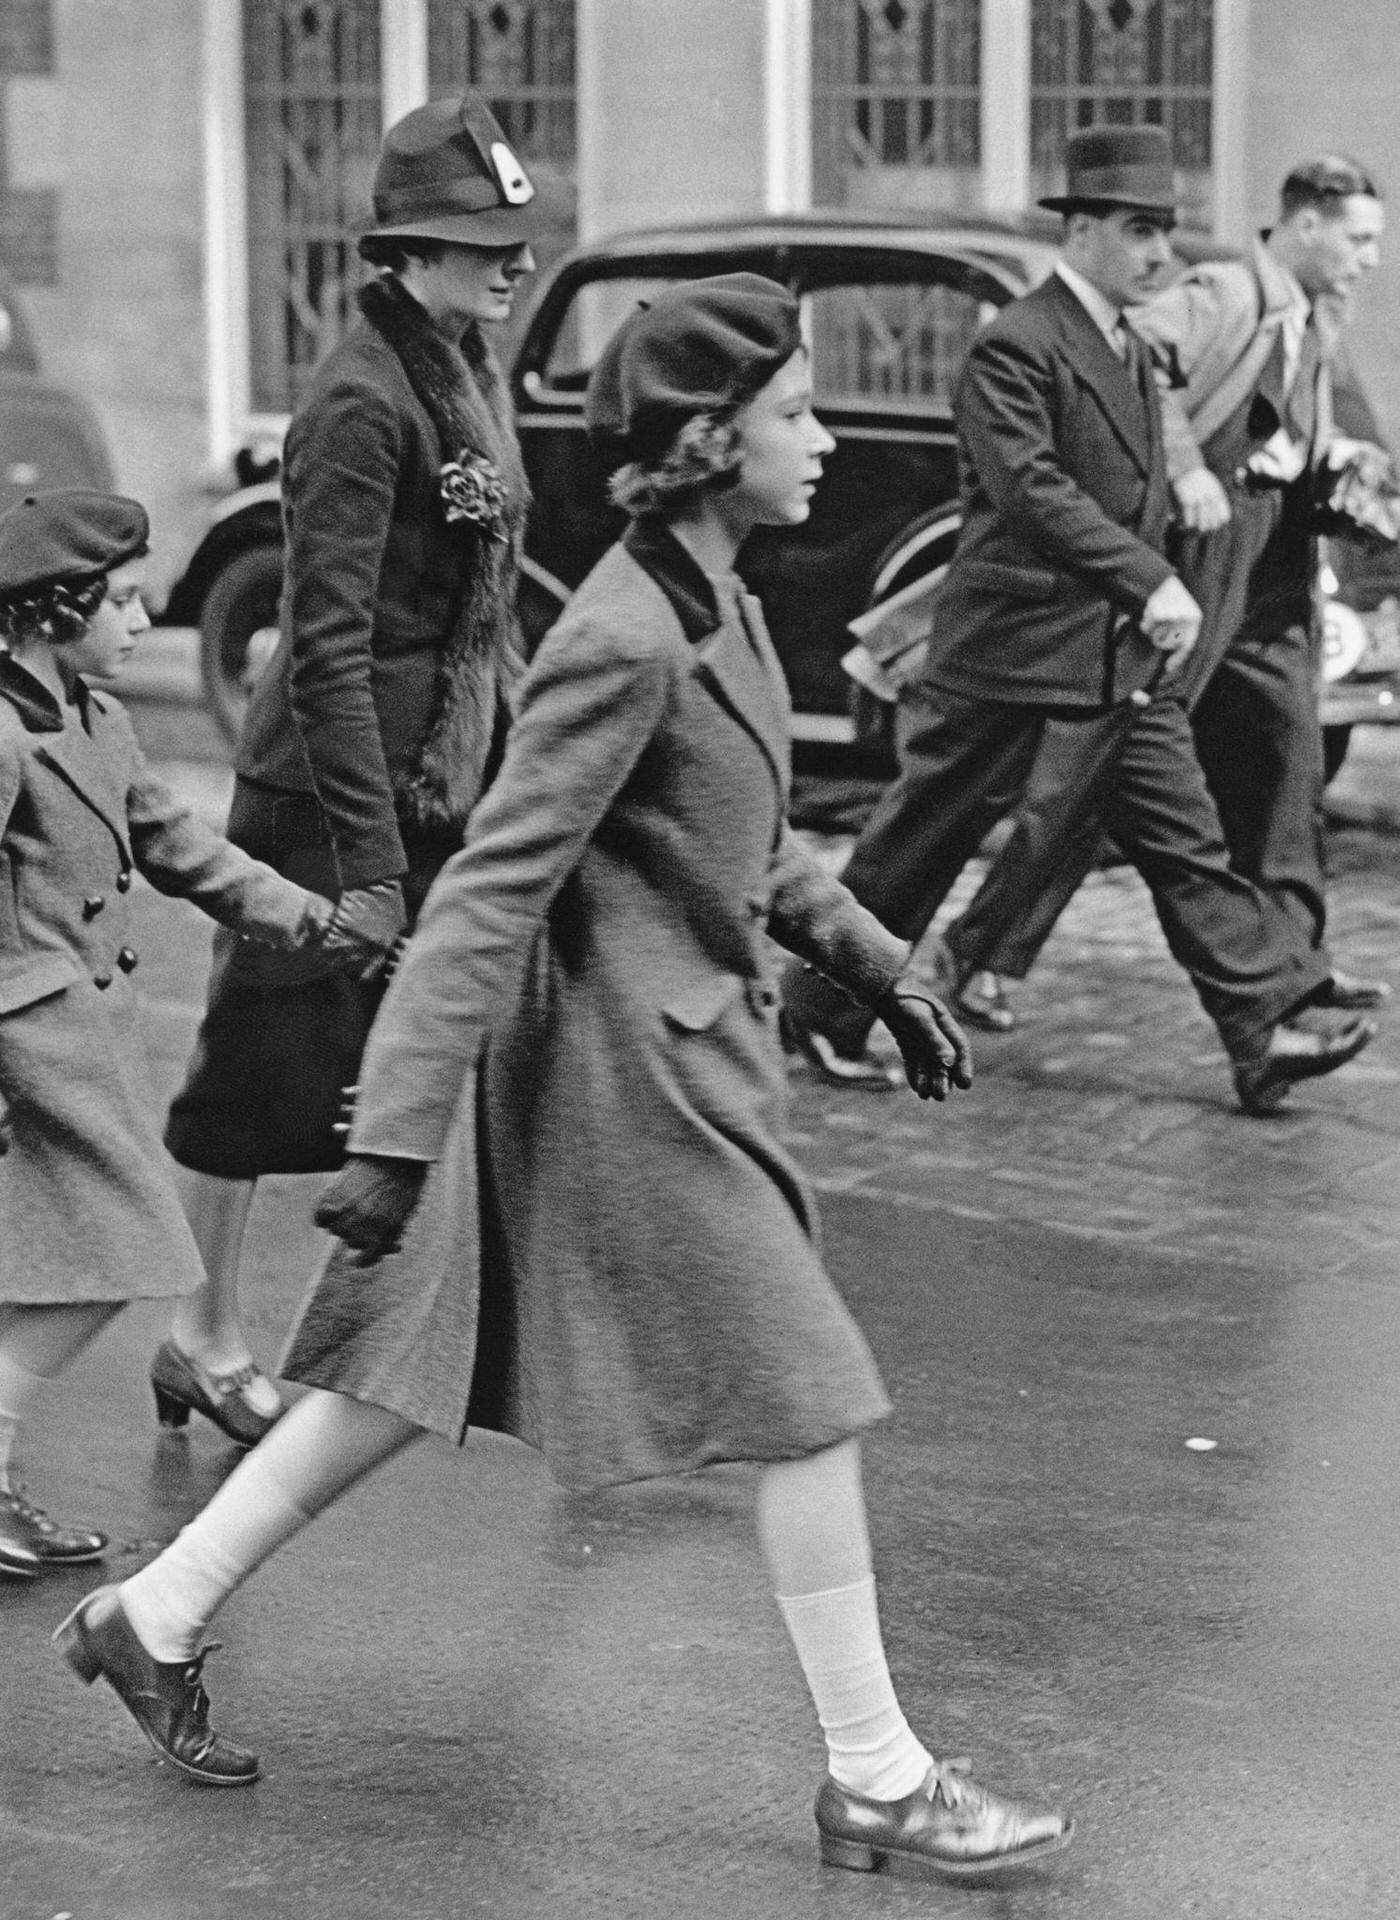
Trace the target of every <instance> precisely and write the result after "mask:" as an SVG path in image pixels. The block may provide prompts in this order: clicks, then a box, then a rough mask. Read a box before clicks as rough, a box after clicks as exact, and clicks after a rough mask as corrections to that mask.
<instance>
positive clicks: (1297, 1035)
mask: <svg viewBox="0 0 1400 1920" xmlns="http://www.w3.org/2000/svg"><path fill="white" fill-rule="evenodd" d="M1375 1034H1376V1024H1375V1022H1374V1020H1348V1021H1347V1022H1346V1023H1345V1025H1343V1026H1340V1027H1338V1028H1337V1030H1336V1032H1335V1033H1309V1032H1306V1031H1305V1030H1304V1029H1303V1028H1301V1027H1292V1026H1278V1027H1275V1028H1274V1030H1273V1032H1272V1033H1271V1034H1270V1035H1269V1044H1268V1047H1267V1048H1266V1049H1265V1051H1264V1052H1263V1053H1262V1054H1260V1055H1259V1057H1258V1058H1257V1059H1254V1060H1237V1061H1236V1062H1235V1092H1236V1093H1237V1094H1238V1095H1239V1098H1240V1105H1241V1106H1242V1107H1243V1108H1244V1110H1245V1112H1246V1113H1253V1114H1265V1113H1277V1111H1278V1109H1279V1108H1280V1107H1281V1106H1282V1105H1283V1102H1284V1101H1285V1099H1287V1097H1288V1090H1289V1088H1290V1087H1292V1086H1293V1085H1294V1084H1295V1083H1296V1082H1297V1081H1299V1080H1312V1079H1315V1078H1316V1077H1317V1075H1319V1074H1323V1073H1333V1072H1335V1070H1336V1069H1337V1068H1338V1067H1344V1066H1345V1065H1346V1063H1347V1061H1348V1060H1354V1059H1355V1058H1356V1056H1357V1054H1358V1053H1360V1051H1361V1049H1362V1048H1363V1047H1364V1046H1366V1045H1367V1044H1368V1042H1370V1041H1371V1040H1373V1039H1374V1038H1375Z"/></svg>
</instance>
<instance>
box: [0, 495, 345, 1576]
mask: <svg viewBox="0 0 1400 1920" xmlns="http://www.w3.org/2000/svg"><path fill="white" fill-rule="evenodd" d="M146 538H147V521H146V514H145V511H144V509H143V508H142V507H141V506H140V505H139V504H138V503H137V502H136V501H134V500H126V499H122V498H120V497H118V496H116V495H113V494H105V493H90V492H85V491H77V490H70V491H62V492H55V493H48V494H41V495H38V496H36V497H34V498H31V499H27V500H25V501H23V502H22V503H21V504H20V505H18V506H16V507H13V508H11V509H10V511H9V512H8V513H6V514H5V515H4V516H3V517H0V640H3V645H4V651H3V652H0V1112H2V1113H3V1120H0V1146H2V1147H3V1153H2V1154H0V1574H3V1575H8V1576H10V1577H12V1578H20V1579H31V1578H33V1577H34V1576H35V1575H37V1574H38V1573H40V1572H42V1571H43V1570H44V1569H45V1568H46V1567H54V1566H72V1565H76V1564H81V1563H83V1562H86V1561H90V1560H97V1559H100V1558H101V1555H102V1552H103V1549H104V1547H105V1545H106V1541H105V1539H104V1537H103V1536H102V1534H100V1533H97V1532H95V1531H93V1530H91V1529H89V1528H86V1527H72V1526H65V1525H61V1524H60V1523H58V1522H57V1521H54V1520H52V1519H50V1518H49V1517H48V1515H47V1514H45V1513H44V1512H43V1511H42V1510H41V1509H40V1508H38V1507H36V1506H35V1505H34V1504H33V1503H32V1502H31V1501H30V1500H29V1499H28V1498H27V1496H26V1495H25V1494H24V1493H22V1492H21V1491H20V1490H19V1488H18V1487H17V1486H16V1485H15V1484H14V1482H13V1481H12V1480H11V1478H10V1471H11V1454H12V1450H13V1447H14V1443H15V1438H16V1435H17V1433H18V1431H19V1429H20V1427H21V1425H22V1424H23V1423H24V1421H25V1420H26V1419H27V1418H28V1417H29V1416H30V1414H31V1413H32V1412H33V1410H34V1407H35V1404H36V1402H37V1401H38V1399H39V1397H40V1395H41V1393H42V1391H43V1389H44V1387H45V1386H46V1385H47V1384H48V1382H49V1381H50V1380H52V1379H53V1377H54V1376H55V1375H56V1374H58V1373H59V1372H60V1371H61V1370H62V1369H63V1368H64V1367H65V1366H67V1364H68V1363H69V1361H70V1360H72V1359H73V1358H74V1357H75V1356H76V1355H77V1354H78V1353H79V1352H80V1351H81V1350H82V1348H83V1347H85V1346H86V1345H87V1343H88V1342H89V1341H90V1340H91V1339H92V1338H93V1336H94V1335H95V1334H97V1333H98V1332H100V1330H101V1329H102V1328H103V1327H104V1326H105V1325H106V1324H107V1322H108V1321H109V1320H110V1319H111V1318H112V1316H113V1315H114V1314H115V1313H116V1312H117V1311H118V1310H119V1309H120V1308H121V1307H122V1306H123V1305H124V1304H125V1303H126V1302H127V1301H128V1300H134V1299H142V1298H152V1297H157V1296H165V1295H175V1294H179V1293H182V1292H185V1291H188V1290H190V1289H193V1288H195V1287H197V1286H199V1285H200V1284H201V1282H202V1280H203V1270H202V1266H201V1263H200V1259H199V1255H198V1253H197V1252H196V1250H195V1245H194V1242H193V1240H192V1239H191V1237H190V1232H189V1229H188V1227H187V1226H186V1224H185V1219H184V1215H183V1213H182V1212H181V1209H180V1206H179V1203H178V1200H177V1198H176V1194H175V1188H174V1185H173V1183H172V1178H171V1173H170V1170H169V1163H168V1161H167V1159H166V1156H165V1153H164V1151H163V1149H162V1147H161V1144H160V1133H159V1130H158V1127H157V1125H156V1122H155V1112H156V1105H155V1094H154V1090H153V1088H152V1087H151V1086H150V1084H149V1083H148V1079H147V1070H146V1062H145V1059H144V1056H143V1052H142V1047H141V1041H140V1036H139V1033H138V1028H137V1017H138V1009H137V1001H136V996H135V993H134V981H133V975H134V973H135V971H136V968H137V966H138V963H139V954H138V951H137V948H136V946H135V945H134V944H133V943H134V940H135V938H136V923H135V916H134V913H133V894H132V883H133V876H134V875H135V874H138V873H139V874H142V875H144V876H145V877H146V878H147V879H148V880H149V881H150V882H151V883H152V884H153V885H154V886H156V887H157V888H159V890H160V891H161V892H162V893H166V894H172V895H176V896H179V897H181V898H184V899H187V900H190V901H192V902H193V903H194V905H195V906H197V907H199V908H201V909H202V910H203V911H204V912H205V913H207V914H209V915H210V916H211V917H212V918H213V919H215V920H218V921H221V922H222V923H223V924H224V925H226V926H229V927H232V928H235V929H237V930H238V931H239V932H240V933H242V934H245V935H247V936H249V937H251V938H254V939H257V940H259V941H265V942H267V943H269V944H271V945H275V946H282V947H294V946H298V945H301V944H304V943H305V942H306V941H308V940H312V939H320V938H325V939H327V940H328V943H329V944H330V945H331V947H332V950H333V951H334V950H338V949H340V948H342V947H343V941H342V940H341V936H340V934H339V933H338V932H335V933H332V931H331V929H332V923H333V917H334V916H333V909H332V908H331V907H330V905H329V903H328V902H326V901H323V900H321V899H320V898H319V897H318V896H316V895H313V894H309V893H307V892H306V890H305V889H304V888H302V887H299V886H295V885H293V884H292V883H291V882H290V881H287V880H284V879H282V878H281V877H280V876H279V875H277V874H275V873H273V872H272V871H271V869H270V868H268V867H265V866H263V865H262V864H261V863H260V862H258V861H256V860H252V859H250V858H249V857H248V856H247V855H246V854H244V853H240V852H239V851H238V850H237V849H236V848H234V847H231V846H230V845H229V844H228V842H227V841H225V840H223V839H221V838H220V837H219V836H218V835H217V834H215V833H211V832H210V831H209V830H208V829H207V828H205V827H204V826H202V825H201V824H200V822H199V821H198V820H196V819H195V818H194V817H193V816H192V815H191V814H190V813H189V812H188V811H187V810H186V809H185V808H184V807H183V806H181V805H180V804H179V803H178V801H177V800H176V799H175V797H174V795H173V794H172V793H171V792H170V791H169V789H168V788H167V787H166V786H165V785H164V784H163V783H162V782H161V781H160V780H158V779H157V778H156V776H155V775H154V774H153V773H152V772H151V770H150V768H149V767H148V766H147V765H146V763H145V761H144V759H143V758H142V755H141V751H140V749H139V747H138V746H137V744H136V739H135V736H134V734H133V732H132V729H131V723H130V722H129V720H128V719H127V717H126V714H125V713H124V712H123V710H122V708H121V707H120V706H119V705H118V703H117V702H116V701H115V700H114V699H113V698H112V697H111V695H110V694H108V693H106V692H99V691H97V690H96V689H95V688H94V687H93V686H91V685H90V684H89V681H90V679H92V680H97V681H100V682H102V683H104V684H105V683H106V682H109V681H111V680H113V679H115V678H116V677H117V675H118V674H120V672H121V670H122V668H123V667H124V666H125V664H126V661H127V659H128V658H129V657H130V655H131V652H132V650H133V648H134V647H135V645H136V643H137V641H138V640H139V638H140V636H141V635H142V634H143V633H144V632H145V631H146V629H147V627H148V626H149V625H150V622H149V620H148V619H147V617H146V613H145V610H144V608H143V606H142V604H141V584H142V578H143V565H142V556H143V555H144V554H145V552H146Z"/></svg>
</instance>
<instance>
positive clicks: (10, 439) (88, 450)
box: [0, 274, 113, 512]
mask: <svg viewBox="0 0 1400 1920" xmlns="http://www.w3.org/2000/svg"><path fill="white" fill-rule="evenodd" d="M112 485H113V476H112V461H111V457H110V455H109V454H108V451H107V443H106V439H105V437H104V435H103V432H102V428H101V426H100V425H99V424H98V420H97V416H96V414H95V413H94V412H93V410H92V408H91V407H90V406H88V404H87V403H86V401H84V400H81V399H79V398H78V396H77V395H76V394H74V393H70V392H69V391H68V389H67V388H66V387H59V386H55V385H54V383H53V382H52V381H50V380H46V379H45V378H44V376H43V373H42V372H41V370H40V365H39V351H38V348H37V346H36V345H35V341H34V334H33V332H32V330H31V328H30V325H29V321H28V319H27V318H26V316H25V313H24V309H23V307H22V306H21V305H20V301H19V296H18V295H17V293H16V292H15V289H14V288H13V287H12V286H11V284H10V282H9V280H8V279H7V278H6V277H5V275H4V274H0V512H3V511H4V509H5V508H6V507H12V506H14V504H15V502H16V501H18V500H22V499H23V498H24V496H25V494H27V493H36V492H40V491H47V490H48V489H49V488H51V487H96V488H99V489H110V488H111V486H112Z"/></svg>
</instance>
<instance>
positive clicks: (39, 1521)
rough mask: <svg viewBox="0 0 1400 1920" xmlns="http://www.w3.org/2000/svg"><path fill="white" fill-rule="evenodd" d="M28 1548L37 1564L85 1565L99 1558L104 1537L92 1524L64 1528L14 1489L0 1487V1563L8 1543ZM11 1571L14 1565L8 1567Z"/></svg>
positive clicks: (105, 1537) (105, 1543)
mask: <svg viewBox="0 0 1400 1920" xmlns="http://www.w3.org/2000/svg"><path fill="white" fill-rule="evenodd" d="M12 1541H18V1543H19V1544H20V1545H21V1546H26V1547H28V1549H29V1551H30V1552H31V1553H32V1554H33V1556H34V1558H35V1561H36V1562H37V1567H36V1571H37V1568H38V1567H84V1566H86V1565H87V1564H88V1562H89V1561H92V1560H100V1559H101V1558H102V1555H103V1554H104V1552H105V1551H106V1548H107V1536H106V1534H105V1533H98V1532H97V1531H96V1530H95V1529H94V1528H92V1527H65V1526H61V1525H60V1524H59V1522H58V1521H57V1520H51V1519H50V1518H49V1516H48V1514H46V1513H45V1512H44V1510H43V1508H42V1507H36V1506H35V1505H34V1503H33V1501H32V1500H29V1499H27V1498H26V1497H25V1495H24V1494H22V1493H20V1492H19V1491H18V1490H17V1489H15V1488H9V1489H0V1563H3V1561H4V1560H5V1559H7V1558H8V1548H9V1543H10V1542H12ZM9 1570H10V1571H14V1569H13V1568H11V1569H9Z"/></svg>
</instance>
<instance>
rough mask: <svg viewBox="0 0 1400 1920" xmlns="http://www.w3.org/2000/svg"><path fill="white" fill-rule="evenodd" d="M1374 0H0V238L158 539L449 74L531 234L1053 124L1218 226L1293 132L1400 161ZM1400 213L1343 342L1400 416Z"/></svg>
mask: <svg viewBox="0 0 1400 1920" xmlns="http://www.w3.org/2000/svg"><path fill="white" fill-rule="evenodd" d="M1393 7H1394V0H1331V3H1330V4H1329V5H1328V6H1327V7H1326V8H1320V7H1318V6H1317V5H1316V0H0V261H3V263H4V264H5V265H6V267H7V269H8V271H9V273H10V275H11V278H12V279H14V280H16V281H17V282H18V285H19V292H20V297H21V298H22V299H23V300H24V302H25V305H26V306H27V308H28V310H29V312H30V314H31V317H32V318H33V320H34V322H35V324H36V328H37V331H38V333H39V337H40V340H41V343H42V345H43V350H44V352H45V356H46V361H47V367H48V370H49V371H50V372H51V373H52V374H53V375H54V376H55V377H58V378H60V379H63V380H65V381H68V382H70V383H71V384H73V385H75V386H77V387H78V388H80V389H81V390H82V391H83V392H84V393H85V394H86V395H87V396H88V397H89V398H90V399H91V400H92V401H93V402H94V403H95V405H96V406H97V408H98V410H99V412H100V414H101V415H102V417H103V420H104V423H105V424H106V426H107V428H108V431H109V433H110V436H111V439H112V443H113V447H114V451H115V454H116V458H117V463H118V470H119V472H120V473H121V476H122V479H123V483H124V484H125V485H127V486H128V487H130V488H131V489H132V490H133V491H134V492H137V493H139V494H141V496H142V497H143V498H145V499H146V500H147V501H148V502H149V504H150V505H151V507H152V510H153V514H154V517H155V522H156V528H157V539H158V547H157V560H158V571H163V572H164V573H165V574H166V575H167V576H168V575H169V574H170V572H171V571H172V570H173V569H174V568H175V567H176V566H178V564H179V562H180V558H181V556H182V554H183V553H184V552H185V551H187V550H188V548H189V546H190V545H191V544H192V542H193V540H194V539H195V538H196V537H197V534H198V530H199V525H200V522H201V519H202V516H203V514H204V512H205V511H206V510H207V498H208V490H209V488H210V487H212V486H217V485H220V484H226V475H227V471H228V461H229V458H230V455H231V453H232V451H233V450H234V449H235V448H236V447H237V446H238V445H239V444H240V443H242V442H243V441H244V440H245V439H246V438H247V436H248V435H249V434H250V433H257V432H259V431H272V430H275V429H276V427H277V425H278V423H279V422H280V421H281V420H282V419H283V418H284V417H285V414H286V412H287V410H288V409H289V408H290V407H291V406H292V405H294V404H295V401H296V398H297V396H298V394H299V392H300V391H301V388H302V386H303V385H304V382H305V379H306V376H307V374H308V372H309V370H310V368H311V367H312V366H313V365H314V364H315V362H316V360H317V359H318V358H319V356H320V355H321V353H323V352H324V351H325V349H326V347H327V346H328V345H329V343H330V342H331V341H332V340H333V339H334V338H335V336H336V334H337V333H338V331H339V329H340V328H341V327H342V326H343V324H344V322H345V316H346V313H347V310H348V306H349V302H350V300H351V298H352V296H353V292H354V288H355V286H356V285H357V283H358V279H359V267H358V261H357V258H356V254H355V249H354V244H353V239H351V238H349V236H350V235H351V233H352V232H353V229H354V226H355V224H356V222H357V221H358V220H360V219H361V218H362V217H363V216H364V215H365V213H366V212H367V208H368V197H369V182H370V176H371V172H372V168H373V162H374V154H375V149H376V146H377V143H378V140H379V136H380V132H381V130H382V128H383V127H384V126H385V125H386V124H387V123H389V122H391V121H392V120H394V119H395V118H397V117H398V116H399V115H400V114H401V113H404V112H406V111H408V110H409V109H410V108H411V107H413V106H415V105H418V104H419V103H421V102H422V101H423V100H425V99H427V98H429V97H432V96H435V95H438V94H443V93H450V92H452V91H454V90H457V89H459V88H460V87H461V86H462V85H464V84H468V83H470V84H473V85H476V86H478V87H480V88H481V89H482V90H483V91H484V92H485V93H486V94H487V95H488V96H489V97H490V99H491V100H492V101H493V103H494V105H495V108H496V111H497V113H498V115H499V117H500V118H501V119H502V121H503V122H504V124H505V125H506V127H507V129H508V131H509V133H510V135H511V137H512V139H513V140H514V142H515V144H516V145H517V146H518V148H519V149H520V151H521V152H522V154H523V155H525V156H526V158H527V160H528V161H529V163H530V164H531V167H532V170H533V171H535V172H536V174H537V176H538V177H539V178H540V179H541V180H542V182H543V183H544V190H545V193H546V196H547V205H548V209H549V215H550V234H549V240H548V242H547V246H546V249H545V251H546V252H547V253H548V252H553V251H557V250H558V249H559V248H561V247H563V246H565V245H567V244H569V242H570V241H571V240H572V239H573V238H575V237H578V236H582V237H585V238H586V237H591V236H593V235H596V234H599V233H602V232H605V231H609V230H612V229H616V228H619V227H625V226H630V225H635V224H638V223H643V222H652V221H670V220H676V219H683V218H689V217H703V216H706V215H712V214H715V213H725V212H752V211H757V210H763V209H767V210H772V211H785V210H793V209H800V208H804V207H809V206H849V207H853V208H871V207H879V206H898V207H902V208H913V209H927V210H928V211H929V213H930V214H931V215H933V216H936V215H937V214H938V213H939V212H940V211H954V212H959V213H969V212H976V211H979V210H984V211H1013V210H1016V209H1019V208H1024V207H1027V206H1030V205H1032V204H1033V203H1034V201H1035V199H1036V197H1037V195H1039V194H1040V193H1043V192H1045V191H1047V190H1049V189H1050V188H1051V186H1052V184H1053V182H1054V181H1055V178H1056V175H1057V170H1058V167H1059V163H1060V156H1061V154H1062V151H1063V145H1064V140H1065V137H1066V135H1067V134H1068V133H1069V132H1070V131H1072V130H1073V129H1074V128H1075V127H1078V126H1084V125H1088V124H1091V123H1092V122H1095V121H1098V120H1109V121H1119V122H1136V121H1152V122H1156V123H1158V124H1161V125H1164V126H1166V127H1167V128H1168V129H1169V131H1170V132H1171V134H1172V138H1173V143H1174V146H1175V149H1176V154H1177V160H1178V165H1179V169H1180V174H1181V183H1182V189H1183V200H1184V207H1185V217H1186V218H1187V219H1188V220H1189V221H1190V222H1191V223H1192V224H1193V225H1196V226H1199V227H1202V228H1207V229H1213V230H1214V231H1215V232H1217V233H1218V234H1219V235H1220V237H1221V238H1223V239H1226V240H1229V241H1234V242H1239V241H1243V240H1244V239H1246V238H1247V237H1248V235H1249V233H1250V231H1251V229H1253V228H1255V227H1257V226H1259V225H1260V224H1262V223H1264V222H1266V221H1267V219H1268V217H1269V214H1270V211H1271V203H1272V199H1273V194H1274V192H1275V189H1276V187H1277V183H1278V180H1279V179H1280V178H1281V176H1282V174H1283V173H1284V172H1285V171H1286V169H1287V166H1288V164H1289V163H1290V162H1291V161H1292V160H1294V159H1295V158H1297V157H1298V156H1300V155H1301V154H1304V153H1307V152H1310V151H1314V150H1322V149H1326V148H1330V147H1341V148H1343V149H1345V150H1347V151H1349V152H1353V153H1355V154H1357V155H1358V156H1359V157H1361V158H1363V159H1364V160H1366V161H1367V162H1368V163H1369V164H1371V165H1372V166H1373V167H1374V168H1375V169H1376V170H1377V172H1378V173H1379V174H1380V176H1381V178H1382V180H1389V181H1392V182H1396V181H1400V165H1397V164H1396V163H1397V160H1400V134H1397V132H1396V116H1395V114H1394V111H1393V107H1392V94H1393V93H1394V92H1395V91H1396V82H1397V81H1400V43H1397V42H1396V39H1395V36H1394V33H1393V31H1392V32H1387V28H1388V27H1393ZM1397 315H1400V235H1397V237H1396V242H1395V249H1393V250H1392V258H1390V259H1388V260H1387V262H1386V264H1385V265H1384V266H1383V267H1382V269H1381V271H1380V273H1379V274H1378V275H1377V276H1376V278H1375V281H1374V282H1373V284H1372V285H1371V286H1369V287H1368V288H1367V289H1366V290H1365V292H1364V293H1363V295H1362V300H1361V306H1360V310H1359V314H1358V322H1357V330H1356V340H1357V350H1358V359H1359V361H1360V364H1361V366H1362V369H1363V372H1364V374H1365V376H1366V378H1367V380H1368V383H1369V385H1370V387H1371V389H1372V392H1373V396H1374V398H1375V399H1376V402H1377V404H1378V407H1379V409H1380V411H1381V413H1382V415H1383V417H1384V418H1385V419H1386V421H1387V423H1388V425H1389V426H1390V428H1391V430H1392V432H1394V433H1395V434H1396V436H1397V438H1400V365H1397V364H1396V357H1395V355H1394V354H1393V353H1392V352H1391V350H1390V345H1389V342H1390V336H1391V333H1392V329H1393V325H1394V319H1393V317H1392V316H1397Z"/></svg>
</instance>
